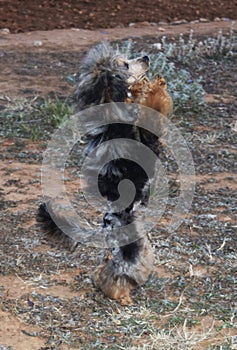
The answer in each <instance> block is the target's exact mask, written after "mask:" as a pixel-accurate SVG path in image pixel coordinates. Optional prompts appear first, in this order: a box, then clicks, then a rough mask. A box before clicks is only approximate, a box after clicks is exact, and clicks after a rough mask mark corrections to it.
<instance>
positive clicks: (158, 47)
mask: <svg viewBox="0 0 237 350" xmlns="http://www.w3.org/2000/svg"><path fill="white" fill-rule="evenodd" d="M152 46H153V47H154V48H155V49H157V50H161V49H162V44H161V43H155V44H153V45H152Z"/></svg>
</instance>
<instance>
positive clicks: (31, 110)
mask: <svg viewBox="0 0 237 350" xmlns="http://www.w3.org/2000/svg"><path fill="white" fill-rule="evenodd" d="M73 112H74V108H73V106H72V105H70V104H69V103H68V102H67V101H66V100H60V99H59V98H55V99H54V100H53V99H42V98H38V97H34V98H32V99H17V100H15V99H11V98H9V97H6V96H4V97H1V111H0V136H2V137H8V138H15V137H22V138H29V139H31V140H33V141H36V140H40V139H47V138H49V136H50V134H51V133H52V132H53V131H54V129H55V128H56V127H58V126H59V125H60V124H61V123H63V122H64V121H65V120H66V119H67V118H69V116H70V115H72V114H73Z"/></svg>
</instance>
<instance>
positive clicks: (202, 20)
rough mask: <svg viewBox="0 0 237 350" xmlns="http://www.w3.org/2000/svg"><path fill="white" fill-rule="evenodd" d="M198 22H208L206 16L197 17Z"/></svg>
mask: <svg viewBox="0 0 237 350" xmlns="http://www.w3.org/2000/svg"><path fill="white" fill-rule="evenodd" d="M199 22H200V23H206V22H209V20H208V19H207V18H202V17H201V18H199Z"/></svg>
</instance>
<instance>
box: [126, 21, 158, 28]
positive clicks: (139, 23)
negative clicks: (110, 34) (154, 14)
mask: <svg viewBox="0 0 237 350" xmlns="http://www.w3.org/2000/svg"><path fill="white" fill-rule="evenodd" d="M156 25H157V24H156V23H152V22H148V21H144V22H136V23H133V22H131V23H129V25H128V26H129V27H134V28H140V27H149V26H156Z"/></svg>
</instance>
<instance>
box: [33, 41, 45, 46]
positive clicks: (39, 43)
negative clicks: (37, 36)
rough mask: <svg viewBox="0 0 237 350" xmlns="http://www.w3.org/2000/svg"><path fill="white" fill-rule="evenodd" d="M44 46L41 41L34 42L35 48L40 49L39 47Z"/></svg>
mask: <svg viewBox="0 0 237 350" xmlns="http://www.w3.org/2000/svg"><path fill="white" fill-rule="evenodd" d="M42 45H43V43H42V41H41V40H35V41H34V46H36V47H38V46H42Z"/></svg>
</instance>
